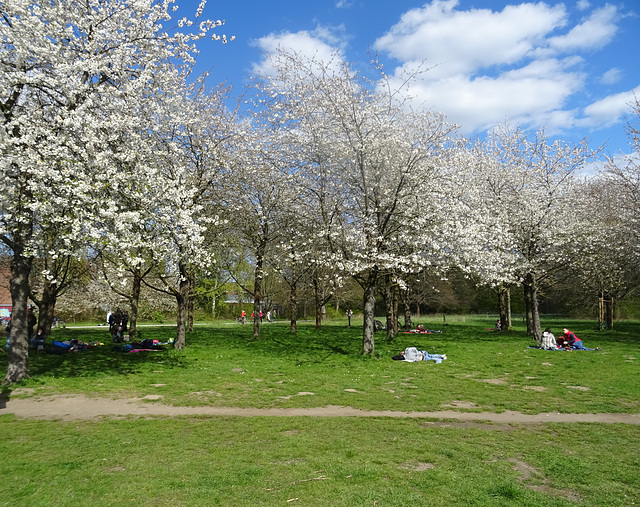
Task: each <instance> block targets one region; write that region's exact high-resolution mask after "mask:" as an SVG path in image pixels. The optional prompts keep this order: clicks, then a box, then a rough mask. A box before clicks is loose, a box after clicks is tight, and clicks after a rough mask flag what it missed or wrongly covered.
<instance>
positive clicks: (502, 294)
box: [498, 284, 509, 331]
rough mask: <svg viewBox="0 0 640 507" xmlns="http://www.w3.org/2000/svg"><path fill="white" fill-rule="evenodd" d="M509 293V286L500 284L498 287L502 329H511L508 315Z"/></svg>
mask: <svg viewBox="0 0 640 507" xmlns="http://www.w3.org/2000/svg"><path fill="white" fill-rule="evenodd" d="M508 293H509V288H508V287H505V286H504V285H503V284H500V286H499V287H498V309H499V312H500V330H501V331H507V330H508V329H509V319H508V317H507V313H508V309H507V307H508V303H509V300H508Z"/></svg>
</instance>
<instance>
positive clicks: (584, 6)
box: [577, 0, 591, 11]
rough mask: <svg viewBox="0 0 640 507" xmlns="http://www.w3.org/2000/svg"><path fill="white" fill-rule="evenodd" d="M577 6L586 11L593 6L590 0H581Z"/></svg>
mask: <svg viewBox="0 0 640 507" xmlns="http://www.w3.org/2000/svg"><path fill="white" fill-rule="evenodd" d="M577 7H578V9H580V10H581V11H586V10H587V9H588V8H589V7H591V4H590V3H589V0H580V1H579V2H578V4H577Z"/></svg>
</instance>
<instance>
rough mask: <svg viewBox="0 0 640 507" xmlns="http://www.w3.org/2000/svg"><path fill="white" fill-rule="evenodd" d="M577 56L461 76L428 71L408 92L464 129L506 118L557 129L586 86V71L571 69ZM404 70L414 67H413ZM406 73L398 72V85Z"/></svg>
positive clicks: (567, 118)
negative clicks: (434, 76) (435, 74)
mask: <svg viewBox="0 0 640 507" xmlns="http://www.w3.org/2000/svg"><path fill="white" fill-rule="evenodd" d="M579 61H580V60H579V59H574V58H570V59H565V60H555V59H549V60H544V61H536V62H532V63H531V64H529V65H527V66H525V67H521V68H518V69H514V70H511V71H507V72H503V73H502V74H500V75H498V76H495V77H490V76H480V77H477V78H471V77H470V76H464V75H459V76H451V77H447V78H444V79H436V80H430V79H429V74H431V71H429V72H427V73H426V75H425V79H422V80H420V81H416V82H415V83H413V84H412V85H411V86H410V87H409V89H408V94H409V95H411V96H412V97H414V98H413V103H414V104H416V103H418V104H422V105H424V107H425V108H427V109H433V110H438V111H440V112H442V113H444V114H446V115H447V119H448V120H449V121H450V122H452V123H456V124H458V125H460V126H461V132H462V133H464V134H469V133H472V132H474V131H483V130H486V129H488V128H489V127H491V126H492V125H495V124H496V123H500V122H503V121H505V119H509V120H511V121H516V122H518V123H520V124H522V125H536V126H537V125H540V124H545V125H547V126H548V127H549V130H554V131H555V130H558V129H560V128H561V127H563V126H567V125H568V124H569V123H571V120H570V116H571V114H568V113H566V112H563V111H562V108H563V107H564V106H565V103H566V101H567V98H568V97H569V96H570V95H571V94H572V93H575V92H576V91H577V90H579V89H580V88H581V87H582V84H583V81H584V76H583V75H582V74H581V73H580V72H577V71H572V70H571V69H572V68H573V66H574V65H575V64H576V63H578V62H579ZM403 70H406V71H408V72H410V68H409V67H405V68H403ZM402 75H403V74H401V73H400V72H398V73H396V75H395V76H394V78H393V83H394V84H395V85H396V86H399V84H400V82H401V81H400V80H401V79H402V77H401V76H402ZM534 91H535V92H534ZM568 122H569V123H568Z"/></svg>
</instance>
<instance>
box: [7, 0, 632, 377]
mask: <svg viewBox="0 0 640 507" xmlns="http://www.w3.org/2000/svg"><path fill="white" fill-rule="evenodd" d="M201 10H202V9H201V8H200V9H198V11H197V12H196V13H195V15H194V20H189V19H187V18H181V17H175V12H174V10H173V4H172V3H171V2H156V1H154V0H137V1H135V2H132V1H127V0H106V1H98V0H88V1H86V2H66V1H65V2H52V3H45V4H34V3H31V2H27V1H24V0H8V1H5V2H3V3H2V5H1V6H0V13H1V16H0V44H1V46H0V153H1V157H0V174H1V178H0V185H1V186H2V189H1V191H0V212H1V215H0V240H1V244H2V255H3V256H4V257H6V258H8V259H9V263H10V273H11V280H10V292H11V298H12V304H13V313H12V323H13V330H12V334H11V347H10V352H9V366H8V370H7V373H6V375H5V377H4V381H5V382H7V383H12V382H16V381H19V380H22V379H24V378H26V377H28V375H29V368H28V331H27V301H28V300H29V299H31V301H33V302H35V303H36V304H37V306H38V307H39V312H38V313H39V317H40V322H39V326H41V327H44V328H45V329H49V328H50V326H51V320H52V318H53V315H54V311H55V308H56V304H59V301H60V298H63V297H64V295H65V293H66V292H67V291H69V290H71V289H73V288H76V289H77V288H78V287H84V289H85V291H86V292H85V293H86V294H89V293H91V292H92V293H93V294H94V295H93V296H87V297H96V298H98V297H100V296H99V295H98V294H99V292H100V289H99V286H100V283H101V284H102V286H103V287H110V289H109V290H110V291H112V293H113V294H117V295H118V298H120V300H121V301H125V302H126V305H127V307H128V309H129V310H130V313H131V326H132V329H131V333H132V335H134V334H135V332H136V321H137V317H138V309H139V305H140V298H141V293H143V292H144V291H147V292H148V291H152V292H155V293H158V294H165V295H168V296H169V297H171V298H172V299H173V300H174V302H175V307H176V308H177V312H176V313H177V316H178V317H177V326H176V339H175V347H176V348H177V349H183V348H184V347H185V346H186V331H187V330H188V329H189V326H190V325H192V321H191V320H190V315H192V314H193V302H194V299H196V298H207V297H210V298H212V300H215V295H216V294H221V293H223V292H224V291H225V290H227V287H228V286H229V284H233V285H234V286H235V287H238V288H240V290H241V292H242V293H243V294H245V295H246V296H247V297H248V298H249V300H251V301H252V304H253V310H254V320H253V335H254V336H256V337H257V336H259V334H260V318H259V314H260V311H261V310H262V309H263V308H264V307H265V295H266V294H268V287H269V284H270V283H271V281H270V280H271V279H272V278H274V277H276V278H277V279H278V280H279V284H280V285H281V286H282V287H286V290H287V291H288V297H287V299H288V306H289V309H290V321H291V327H290V329H291V331H292V332H296V321H297V319H298V314H297V310H298V304H299V301H300V298H301V295H302V294H308V295H309V297H310V298H311V299H312V300H313V301H314V307H315V315H316V319H317V320H316V325H317V326H320V325H321V322H320V315H321V312H322V309H323V307H324V306H325V305H326V304H327V303H328V302H329V301H339V300H340V297H341V296H342V295H343V294H344V293H345V291H347V290H348V289H349V288H350V287H351V286H352V284H353V283H356V284H357V285H358V286H359V287H360V290H361V294H362V301H361V308H360V310H361V311H362V312H363V316H364V324H363V330H362V353H363V354H373V353H374V351H375V342H374V319H375V307H376V300H377V299H381V300H382V301H383V302H384V309H385V313H386V322H387V339H390V340H391V339H393V336H394V334H395V333H396V332H397V331H398V317H399V314H400V308H402V309H403V311H404V317H405V323H406V324H407V325H410V324H409V323H410V318H411V312H410V308H411V305H412V302H415V301H417V300H418V299H419V300H422V301H424V300H427V299H429V298H432V299H434V300H435V299H437V298H438V297H444V296H443V295H440V296H438V295H437V294H436V292H437V291H436V289H435V288H434V287H435V286H436V285H437V283H435V282H434V280H436V281H437V280H443V279H446V278H448V277H452V279H453V278H455V279H459V280H467V281H469V283H470V284H471V285H474V286H482V287H486V288H490V289H492V290H494V291H495V305H496V310H498V311H499V312H500V315H501V319H502V320H503V328H506V327H507V326H506V324H507V322H506V321H507V319H508V317H507V316H508V311H509V309H508V295H509V293H510V292H511V291H512V290H514V289H517V288H519V290H521V291H522V294H523V298H524V303H525V309H526V312H525V313H526V321H527V330H528V333H529V334H530V335H531V336H533V337H535V338H537V339H539V337H540V335H541V332H540V317H539V297H540V293H541V291H543V292H544V291H547V292H550V291H554V290H558V288H559V287H565V290H566V291H567V292H570V296H571V297H576V294H588V295H589V297H593V298H595V297H597V295H599V294H600V295H604V294H606V295H607V297H610V298H611V297H613V298H615V299H616V300H618V301H620V300H624V299H625V298H630V297H632V296H634V295H635V294H634V291H635V290H636V287H637V286H638V284H637V281H638V274H639V273H640V270H639V267H640V264H639V261H640V238H639V232H638V231H639V229H638V220H639V219H640V201H639V196H640V165H639V160H640V159H639V157H640V134H639V131H638V123H637V121H638V119H639V118H640V103H639V102H638V100H636V101H635V103H633V104H630V115H631V117H632V119H631V120H630V121H629V124H628V127H627V129H628V130H627V133H628V137H629V140H630V147H631V155H628V156H627V157H625V158H623V159H620V158H617V157H616V158H614V157H610V158H608V159H607V163H606V164H605V166H604V167H603V168H602V169H601V171H600V172H599V173H598V174H597V175H594V176H591V177H588V178H587V177H585V176H583V173H582V172H581V171H582V170H583V169H584V168H585V167H587V165H588V164H590V163H592V162H593V161H594V160H595V157H596V156H597V155H598V153H599V152H600V151H601V148H597V149H591V148H589V146H588V145H587V142H586V140H583V141H581V142H579V143H576V144H570V143H566V142H563V141H562V140H557V139H555V140H554V139H553V138H551V137H550V136H548V135H547V134H546V133H545V131H544V130H540V131H538V132H527V131H524V130H522V129H520V128H519V127H517V126H513V125H510V124H509V123H505V124H503V125H497V126H495V128H494V129H493V130H492V131H491V132H489V133H488V135H487V136H486V138H484V139H482V140H480V139H479V140H473V141H470V140H465V139H462V138H460V137H459V136H458V135H457V134H456V129H455V126H453V125H449V124H447V122H446V120H445V116H444V115H443V114H438V113H433V112H431V111H428V110H417V109H413V108H412V107H411V104H410V102H409V101H407V100H406V99H403V94H402V93H400V92H401V90H398V89H395V88H393V87H392V86H391V83H390V81H389V80H388V79H387V76H386V75H385V74H384V73H383V72H382V71H381V69H377V70H378V73H377V75H376V77H375V78H374V79H370V78H366V77H365V76H363V75H361V74H360V73H358V72H357V71H356V70H354V68H353V67H352V66H351V65H350V64H349V63H348V62H345V61H343V60H341V58H340V57H339V55H337V54H336V55H335V56H334V58H333V59H332V60H331V61H322V60H319V59H314V58H307V57H305V56H303V55H301V54H297V53H296V52H294V51H286V50H279V51H277V52H275V53H274V54H271V55H269V58H270V59H271V62H270V63H271V65H270V68H271V69H272V71H271V72H269V73H268V74H266V73H265V74H262V75H260V74H258V75H255V76H253V78H252V86H251V87H250V88H249V90H248V91H247V95H246V96H245V104H243V105H242V107H237V108H232V107H230V106H229V104H230V103H231V101H230V98H229V97H230V95H229V90H228V89H227V88H226V87H225V85H224V84H220V85H216V86H211V85H210V83H209V80H210V78H209V77H207V76H194V75H193V65H194V62H195V58H196V54H197V51H196V48H195V42H196V41H197V40H198V39H201V38H204V37H213V38H214V39H217V40H220V42H221V43H225V42H226V38H224V36H219V35H217V34H216V31H217V30H216V29H218V28H219V26H220V25H221V22H212V21H207V20H199V19H198V18H199V16H200V12H201ZM416 77H417V76H408V77H407V79H408V80H411V79H415V78H416ZM445 113H446V112H445ZM95 284H98V285H95ZM94 285H95V286H94ZM567 297H569V296H567ZM416 298H418V299H416ZM305 299H306V296H305ZM267 303H268V301H267ZM336 306H337V304H336ZM418 308H419V306H418Z"/></svg>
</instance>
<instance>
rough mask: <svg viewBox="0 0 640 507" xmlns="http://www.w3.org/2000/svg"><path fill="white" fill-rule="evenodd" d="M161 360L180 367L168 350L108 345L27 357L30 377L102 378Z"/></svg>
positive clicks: (141, 367)
mask: <svg viewBox="0 0 640 507" xmlns="http://www.w3.org/2000/svg"><path fill="white" fill-rule="evenodd" d="M160 360H161V361H162V364H163V367H167V368H175V367H181V366H183V363H182V362H181V361H180V358H178V357H176V356H175V355H173V354H171V353H170V351H168V350H158V351H153V352H151V351H150V352H137V353H131V352H129V353H124V352H116V351H114V350H112V346H111V345H104V346H99V347H94V348H91V349H89V350H84V351H79V352H68V353H65V354H44V355H37V356H32V357H31V358H30V368H29V370H30V372H31V376H32V377H39V376H40V377H54V378H62V377H65V378H68V377H87V378H93V377H102V376H109V375H131V374H136V373H140V372H142V371H143V370H144V369H145V368H144V366H145V365H148V364H157V363H158V362H159V361H160Z"/></svg>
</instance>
